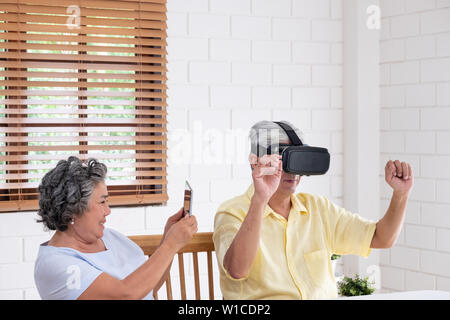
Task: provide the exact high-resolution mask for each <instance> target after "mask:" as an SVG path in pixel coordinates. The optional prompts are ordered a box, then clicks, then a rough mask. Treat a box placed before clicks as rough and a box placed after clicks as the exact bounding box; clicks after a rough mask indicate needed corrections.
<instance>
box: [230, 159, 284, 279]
mask: <svg viewBox="0 0 450 320" xmlns="http://www.w3.org/2000/svg"><path fill="white" fill-rule="evenodd" d="M280 158H281V157H280V156H279V155H271V156H269V155H265V156H263V157H261V158H257V157H256V156H255V155H252V156H251V157H250V163H251V166H252V170H253V171H252V179H253V186H254V187H255V193H254V194H253V197H252V199H251V202H250V208H249V210H248V213H247V216H246V217H245V219H244V221H243V222H242V224H241V227H240V228H239V231H238V232H237V234H236V236H235V237H234V240H233V242H232V243H231V245H230V247H229V248H228V250H227V252H226V254H225V256H224V259H223V267H224V268H225V270H227V271H228V273H229V275H230V276H232V277H233V278H235V279H242V278H244V277H245V276H247V275H248V273H249V272H250V269H251V267H252V265H253V261H254V260H255V257H256V253H257V251H258V247H259V239H260V236H261V226H262V219H263V216H264V209H265V207H266V205H267V204H268V203H269V200H270V197H271V196H272V195H273V193H274V192H275V191H276V189H277V188H278V185H279V184H280V178H281V171H282V162H281V161H280Z"/></svg>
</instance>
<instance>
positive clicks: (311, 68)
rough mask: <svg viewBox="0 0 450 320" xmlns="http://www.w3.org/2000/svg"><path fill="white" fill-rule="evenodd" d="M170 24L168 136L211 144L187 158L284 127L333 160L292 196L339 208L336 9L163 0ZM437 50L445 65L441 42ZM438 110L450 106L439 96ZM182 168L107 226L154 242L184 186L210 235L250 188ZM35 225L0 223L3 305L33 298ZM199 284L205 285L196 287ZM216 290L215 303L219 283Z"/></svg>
mask: <svg viewBox="0 0 450 320" xmlns="http://www.w3.org/2000/svg"><path fill="white" fill-rule="evenodd" d="M167 16H168V36H169V37H168V48H167V50H168V61H169V64H168V69H169V72H168V79H169V80H168V86H169V90H168V95H169V100H168V102H169V107H168V113H169V115H168V117H169V131H170V132H173V133H176V132H177V130H178V139H180V137H182V136H183V135H181V136H180V135H179V134H180V132H179V130H180V129H184V130H189V131H190V133H193V131H195V130H196V129H198V128H201V129H202V130H203V132H206V130H210V133H211V134H210V136H209V138H210V141H206V139H203V140H204V141H201V140H202V137H201V136H200V139H198V140H196V141H195V142H194V141H190V143H191V144H192V145H191V147H192V148H193V151H196V150H210V149H208V148H210V147H211V145H214V144H213V142H216V141H217V140H215V139H220V137H217V133H219V135H220V134H225V133H226V132H227V130H228V131H231V130H233V131H232V132H237V131H239V130H241V131H243V132H244V133H245V134H244V137H246V135H247V132H248V130H249V128H250V126H251V125H253V124H254V123H255V122H257V121H259V120H264V119H265V120H281V119H287V120H289V121H291V122H292V123H294V124H295V125H297V126H298V127H299V128H300V129H301V130H302V131H303V132H304V134H305V139H306V141H307V142H308V143H310V144H317V145H320V146H324V147H328V148H329V149H330V151H331V153H332V170H330V174H328V175H327V176H324V177H318V178H308V179H304V181H303V182H302V184H301V185H300V187H299V191H304V192H317V193H320V194H323V195H325V196H328V197H330V199H332V200H334V201H336V203H338V204H340V205H342V193H343V188H342V185H343V181H342V156H343V146H342V145H343V141H342V136H343V134H342V130H343V123H342V121H343V119H342V116H343V112H342V110H343V103H342V74H343V69H342V48H343V46H342V39H343V35H342V0H314V1H312V0H227V1H224V0H168V15H167ZM439 43H440V45H439V47H438V50H439V52H440V54H441V56H442V58H445V55H444V54H445V53H446V52H447V51H448V50H447V48H446V46H445V39H444V38H442V39H441V40H440V42H439ZM442 63H444V64H445V63H446V62H445V61H444V60H443V61H442ZM417 72H420V68H419V66H417ZM441 91H442V90H441ZM440 101H441V102H444V101H448V96H447V95H446V93H444V92H443V93H441V95H440ZM214 133H216V137H214V136H213V135H214ZM443 138H444V136H442V137H441V139H443ZM245 139H246V138H244V140H245ZM209 143H212V144H209ZM171 147H172V150H174V149H175V148H181V147H182V145H180V141H179V140H177V139H176V137H175V136H170V137H169V150H170V148H171ZM440 148H441V149H445V148H446V146H445V145H444V144H442V145H441V146H440ZM178 151H179V150H178ZM216 151H217V150H216ZM218 151H220V150H218ZM222 151H223V152H226V151H227V149H224V150H222ZM246 152H248V150H245V153H246ZM225 155H226V156H229V155H227V154H225ZM209 156H212V155H209ZM246 156H247V154H245V155H244V160H245V158H246ZM179 160H180V159H175V158H169V167H168V174H169V177H168V179H169V187H168V189H169V197H170V200H169V203H168V205H167V206H165V207H146V208H113V209H112V214H111V215H110V216H109V218H108V226H109V227H111V228H115V229H117V230H119V231H121V232H123V233H124V234H126V235H132V234H148V233H161V232H162V230H163V227H164V224H165V221H166V219H167V217H168V216H169V215H171V214H173V213H174V212H176V211H177V210H178V209H179V208H180V207H181V205H182V197H183V189H184V180H185V179H186V178H187V179H189V181H190V182H191V185H192V186H193V188H194V189H195V200H194V213H195V214H196V215H197V217H198V221H199V226H200V228H199V229H200V231H212V225H213V218H214V214H215V210H216V209H217V207H218V205H219V204H220V203H221V202H222V201H224V200H226V199H227V198H230V197H232V196H235V195H238V194H240V193H242V192H244V191H245V190H246V188H247V186H248V185H249V184H250V182H251V179H250V171H249V166H248V164H246V163H245V161H244V162H243V163H232V164H231V163H228V164H210V165H205V164H203V163H202V162H201V161H202V154H201V153H200V154H199V153H198V152H197V153H192V155H191V157H190V158H186V159H185V161H181V163H180V161H179ZM442 187H443V188H444V189H443V190H445V188H447V186H442ZM35 218H36V215H35V214H34V213H23V212H19V213H8V214H0V251H1V252H2V254H1V257H0V299H7V298H12V299H37V298H39V296H38V294H37V291H36V289H35V286H34V281H33V266H34V260H35V257H36V254H37V249H38V246H39V244H40V243H42V242H44V241H46V240H47V239H49V238H50V237H51V233H46V232H44V231H42V227H41V226H40V225H39V224H37V223H35V221H34V220H35ZM435 218H436V217H435ZM431 223H433V220H432V221H431ZM436 236H437V238H438V239H441V238H442V237H444V236H445V234H441V233H439V234H437V235H436ZM189 261H190V260H188V261H186V262H185V265H186V266H189V263H188V262H189ZM204 264H206V262H205V263H200V266H202V265H204ZM174 266H175V268H176V261H175V263H174ZM214 267H215V268H216V265H215V263H214ZM189 268H190V269H189V270H190V271H189V277H192V267H191V266H190V267H189ZM216 272H217V269H216ZM173 276H174V280H173V282H174V285H173V288H174V290H175V292H174V295H175V296H178V293H177V292H176V290H177V289H176V288H177V283H176V277H177V275H176V274H175V273H174V274H173ZM203 276H205V275H203ZM216 276H217V274H216ZM206 283H207V282H206V280H205V279H204V278H202V280H201V285H202V287H205V285H206ZM442 285H443V286H444V285H446V284H445V283H444V282H443V284H442ZM215 286H216V297H219V298H220V297H221V294H220V289H219V282H218V277H216V282H215ZM191 289H192V288H191ZM164 291H165V290H164V288H163V290H162V291H161V297H162V298H163V297H164ZM193 291H194V290H193V289H192V290H189V288H188V292H191V293H192V292H193ZM202 291H203V293H206V292H207V290H205V288H203V289H202Z"/></svg>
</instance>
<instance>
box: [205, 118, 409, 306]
mask: <svg viewBox="0 0 450 320" xmlns="http://www.w3.org/2000/svg"><path fill="white" fill-rule="evenodd" d="M283 122H284V123H286V124H288V125H289V126H290V127H291V128H293V129H294V131H295V132H296V134H297V136H299V137H300V136H301V133H300V131H299V130H298V129H297V128H295V127H294V126H292V125H291V124H289V123H288V122H285V121H283ZM259 132H260V133H261V134H258V133H259ZM266 133H269V134H266ZM278 138H279V140H278V141H276V143H279V144H291V143H292V142H291V141H290V139H289V137H288V135H287V134H286V133H285V131H284V130H283V129H282V128H281V127H280V126H279V125H278V124H276V123H273V122H270V121H262V122H258V123H257V124H255V125H254V126H253V127H252V130H251V133H250V140H251V144H252V150H258V147H260V148H259V150H264V149H265V148H268V147H269V146H270V145H271V143H270V141H272V142H273V141H274V140H275V139H278ZM250 163H251V167H252V179H253V185H251V186H250V187H249V188H248V190H247V192H245V193H244V194H243V195H240V196H238V197H235V198H233V199H231V200H228V201H226V202H224V203H223V204H222V205H221V206H220V207H219V209H218V211H217V214H216V217H215V222H214V237H213V240H214V245H215V250H216V255H217V260H218V264H219V270H220V284H221V289H222V294H223V297H224V298H225V299H330V298H335V297H337V289H336V282H335V279H334V276H333V273H332V268H331V262H330V257H331V255H332V254H333V253H335V254H343V255H344V254H354V255H360V256H363V257H366V256H368V255H369V253H370V251H371V248H389V247H391V246H392V245H393V243H394V242H395V241H396V239H397V237H398V235H399V233H400V230H401V226H402V223H403V219H404V215H405V209H406V204H407V200H408V194H409V192H410V190H411V188H412V185H413V176H412V170H411V166H410V165H409V164H407V163H404V162H402V163H400V162H399V161H395V162H392V161H389V162H388V163H387V165H386V169H385V179H386V182H387V183H388V184H389V185H390V186H391V187H392V188H393V195H392V199H391V204H390V206H389V209H388V211H387V212H386V214H385V215H384V217H383V218H382V219H381V220H380V221H378V222H374V221H369V220H366V219H364V218H362V217H360V216H359V215H357V214H354V213H351V212H349V211H347V210H345V209H344V208H340V207H339V206H337V205H335V204H334V203H332V202H331V201H330V200H328V199H327V198H325V197H322V196H318V195H312V194H307V193H295V190H296V188H297V186H298V184H299V183H300V181H301V176H298V175H294V174H289V173H286V172H283V170H282V161H281V156H280V155H278V154H273V155H267V154H266V155H261V154H260V157H259V158H258V157H257V156H256V155H255V154H250Z"/></svg>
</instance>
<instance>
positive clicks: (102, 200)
mask: <svg viewBox="0 0 450 320" xmlns="http://www.w3.org/2000/svg"><path fill="white" fill-rule="evenodd" d="M107 198H108V190H107V188H106V185H105V183H103V182H100V183H98V184H97V185H96V186H95V188H94V191H93V192H92V195H91V198H90V199H89V208H88V210H87V211H86V212H85V213H84V214H83V215H81V217H75V219H74V220H75V221H74V224H73V225H72V226H73V229H74V231H75V233H76V234H77V235H78V236H79V237H80V238H82V239H83V240H84V241H85V242H87V243H92V242H95V241H97V240H98V239H101V238H102V237H103V230H104V229H105V227H104V224H105V222H106V216H107V215H109V214H110V213H111V209H110V208H109V205H108V202H107V200H108V199H107Z"/></svg>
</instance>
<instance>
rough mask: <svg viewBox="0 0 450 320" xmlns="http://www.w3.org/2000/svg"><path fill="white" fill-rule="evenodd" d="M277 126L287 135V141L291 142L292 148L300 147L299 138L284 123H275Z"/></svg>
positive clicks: (301, 143) (300, 141)
mask: <svg viewBox="0 0 450 320" xmlns="http://www.w3.org/2000/svg"><path fill="white" fill-rule="evenodd" d="M275 123H276V124H277V125H279V126H280V127H281V128H282V129H283V130H284V131H285V132H286V134H287V135H288V137H289V139H290V140H291V143H292V145H294V146H302V145H303V142H302V140H300V138H299V137H298V136H297V134H296V133H295V131H294V130H293V129H292V128H291V127H290V126H289V125H287V124H286V123H283V122H275Z"/></svg>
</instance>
